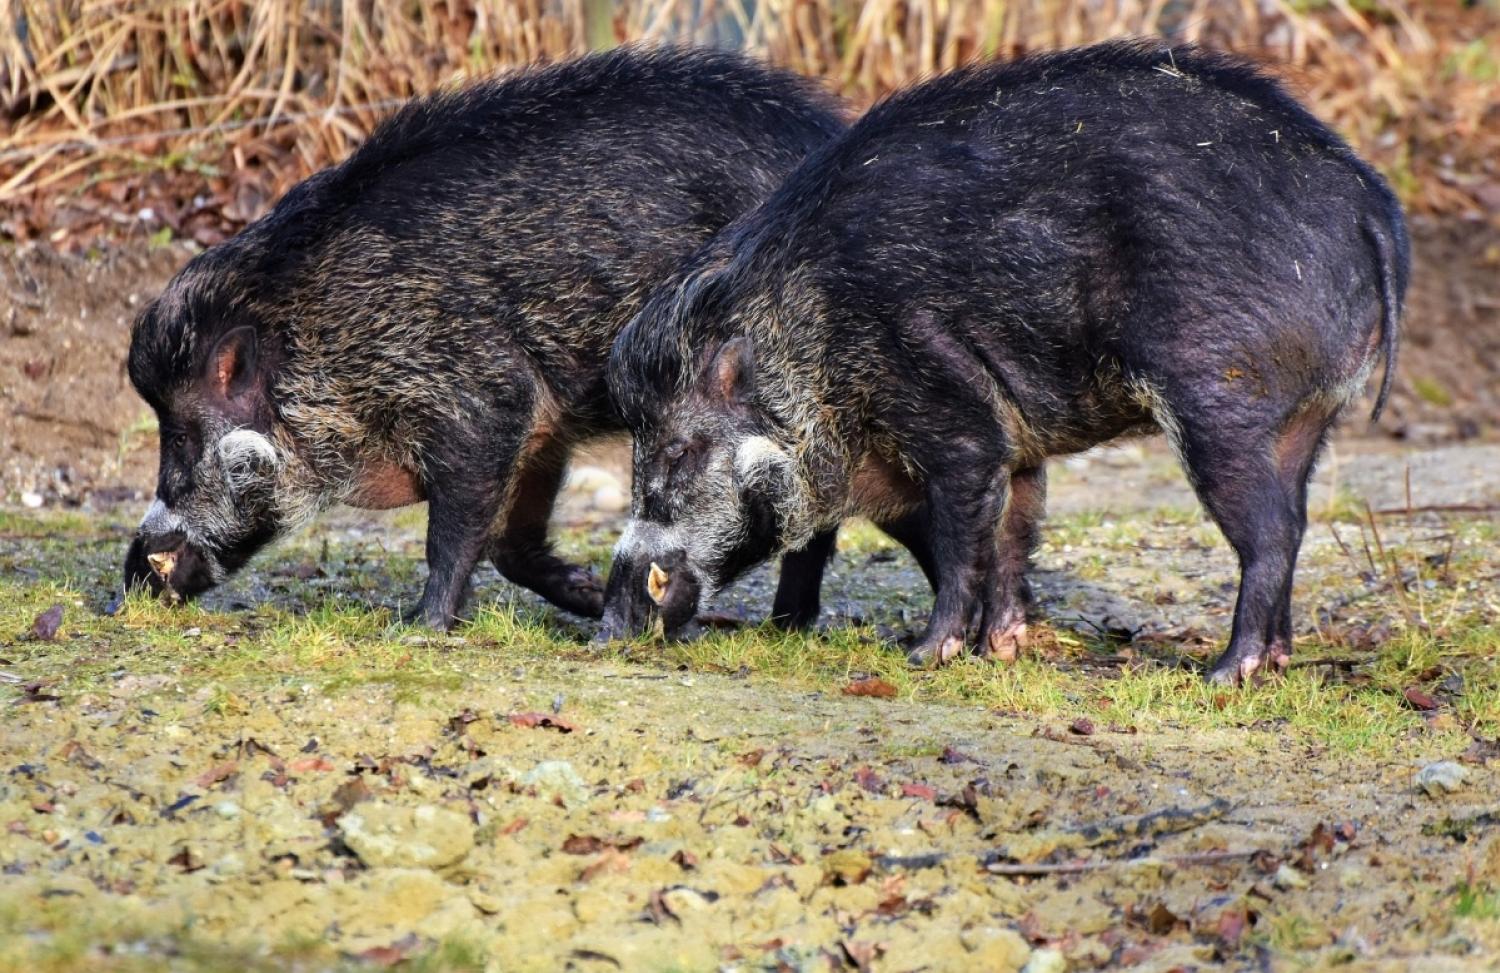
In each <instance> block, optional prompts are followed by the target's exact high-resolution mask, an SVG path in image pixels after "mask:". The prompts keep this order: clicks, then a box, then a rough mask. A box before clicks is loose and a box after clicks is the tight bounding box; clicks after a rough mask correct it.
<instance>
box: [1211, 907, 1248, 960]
mask: <svg viewBox="0 0 1500 973" xmlns="http://www.w3.org/2000/svg"><path fill="white" fill-rule="evenodd" d="M1249 923H1250V913H1249V912H1247V911H1246V910H1245V909H1239V908H1229V909H1225V910H1224V911H1223V912H1221V913H1219V921H1218V922H1217V923H1216V924H1215V926H1214V938H1215V939H1216V940H1218V942H1219V945H1220V946H1221V947H1222V949H1223V952H1224V954H1225V955H1229V954H1231V953H1234V952H1236V951H1238V950H1239V948H1240V937H1241V936H1243V935H1244V934H1245V927H1246V926H1247V925H1249Z"/></svg>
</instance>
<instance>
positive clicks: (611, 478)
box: [563, 466, 620, 494]
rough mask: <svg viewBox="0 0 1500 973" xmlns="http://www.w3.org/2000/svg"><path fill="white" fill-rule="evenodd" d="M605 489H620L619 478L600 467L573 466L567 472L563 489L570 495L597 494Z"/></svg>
mask: <svg viewBox="0 0 1500 973" xmlns="http://www.w3.org/2000/svg"><path fill="white" fill-rule="evenodd" d="M606 487H613V488H614V489H616V490H618V489H620V478H619V477H617V476H615V475H614V474H613V473H611V472H610V471H609V470H606V469H605V468H604V467H602V466H575V467H574V468H573V469H571V470H569V471H568V479H567V483H566V484H565V486H564V487H563V489H565V490H567V491H569V492H570V493H591V494H597V493H598V491H600V490H603V489H605V488H606Z"/></svg>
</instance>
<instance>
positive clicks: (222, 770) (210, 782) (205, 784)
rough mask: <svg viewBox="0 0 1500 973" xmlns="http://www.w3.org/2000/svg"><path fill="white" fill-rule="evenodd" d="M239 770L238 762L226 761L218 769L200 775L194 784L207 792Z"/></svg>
mask: <svg viewBox="0 0 1500 973" xmlns="http://www.w3.org/2000/svg"><path fill="white" fill-rule="evenodd" d="M239 769H240V765H239V764H238V763H237V762H235V761H233V760H226V761H224V762H223V763H221V764H219V765H218V766H217V767H213V768H210V769H209V770H205V771H204V772H203V773H201V774H199V775H198V778H197V779H196V780H194V781H193V783H195V784H197V785H198V786H199V787H202V788H204V789H205V790H206V789H208V788H210V787H212V786H214V785H215V784H217V783H218V782H219V781H221V780H227V779H228V778H230V777H231V776H233V775H234V774H235V773H237V772H238V771H239Z"/></svg>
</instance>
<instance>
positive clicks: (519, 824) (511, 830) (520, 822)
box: [499, 818, 531, 834]
mask: <svg viewBox="0 0 1500 973" xmlns="http://www.w3.org/2000/svg"><path fill="white" fill-rule="evenodd" d="M530 823H531V821H530V820H528V819H527V818H515V819H514V820H512V821H511V822H510V823H509V824H507V825H506V826H505V827H503V828H501V829H500V832H499V833H500V834H515V833H516V832H517V831H520V830H521V829H522V828H524V827H526V826H527V825H528V824H530Z"/></svg>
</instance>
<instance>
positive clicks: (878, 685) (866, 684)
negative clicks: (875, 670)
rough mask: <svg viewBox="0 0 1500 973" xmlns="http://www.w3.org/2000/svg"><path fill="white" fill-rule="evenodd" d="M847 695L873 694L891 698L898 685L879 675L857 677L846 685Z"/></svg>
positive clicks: (845, 693) (878, 696)
mask: <svg viewBox="0 0 1500 973" xmlns="http://www.w3.org/2000/svg"><path fill="white" fill-rule="evenodd" d="M844 695H845V696H873V697H875V698H876V699H891V698H892V697H894V696H895V695H896V687H895V686H892V685H891V684H890V683H888V682H886V681H885V680H884V679H881V678H880V677H878V676H869V677H867V678H865V679H856V680H854V681H853V682H851V683H849V684H848V685H847V686H845V687H844Z"/></svg>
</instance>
